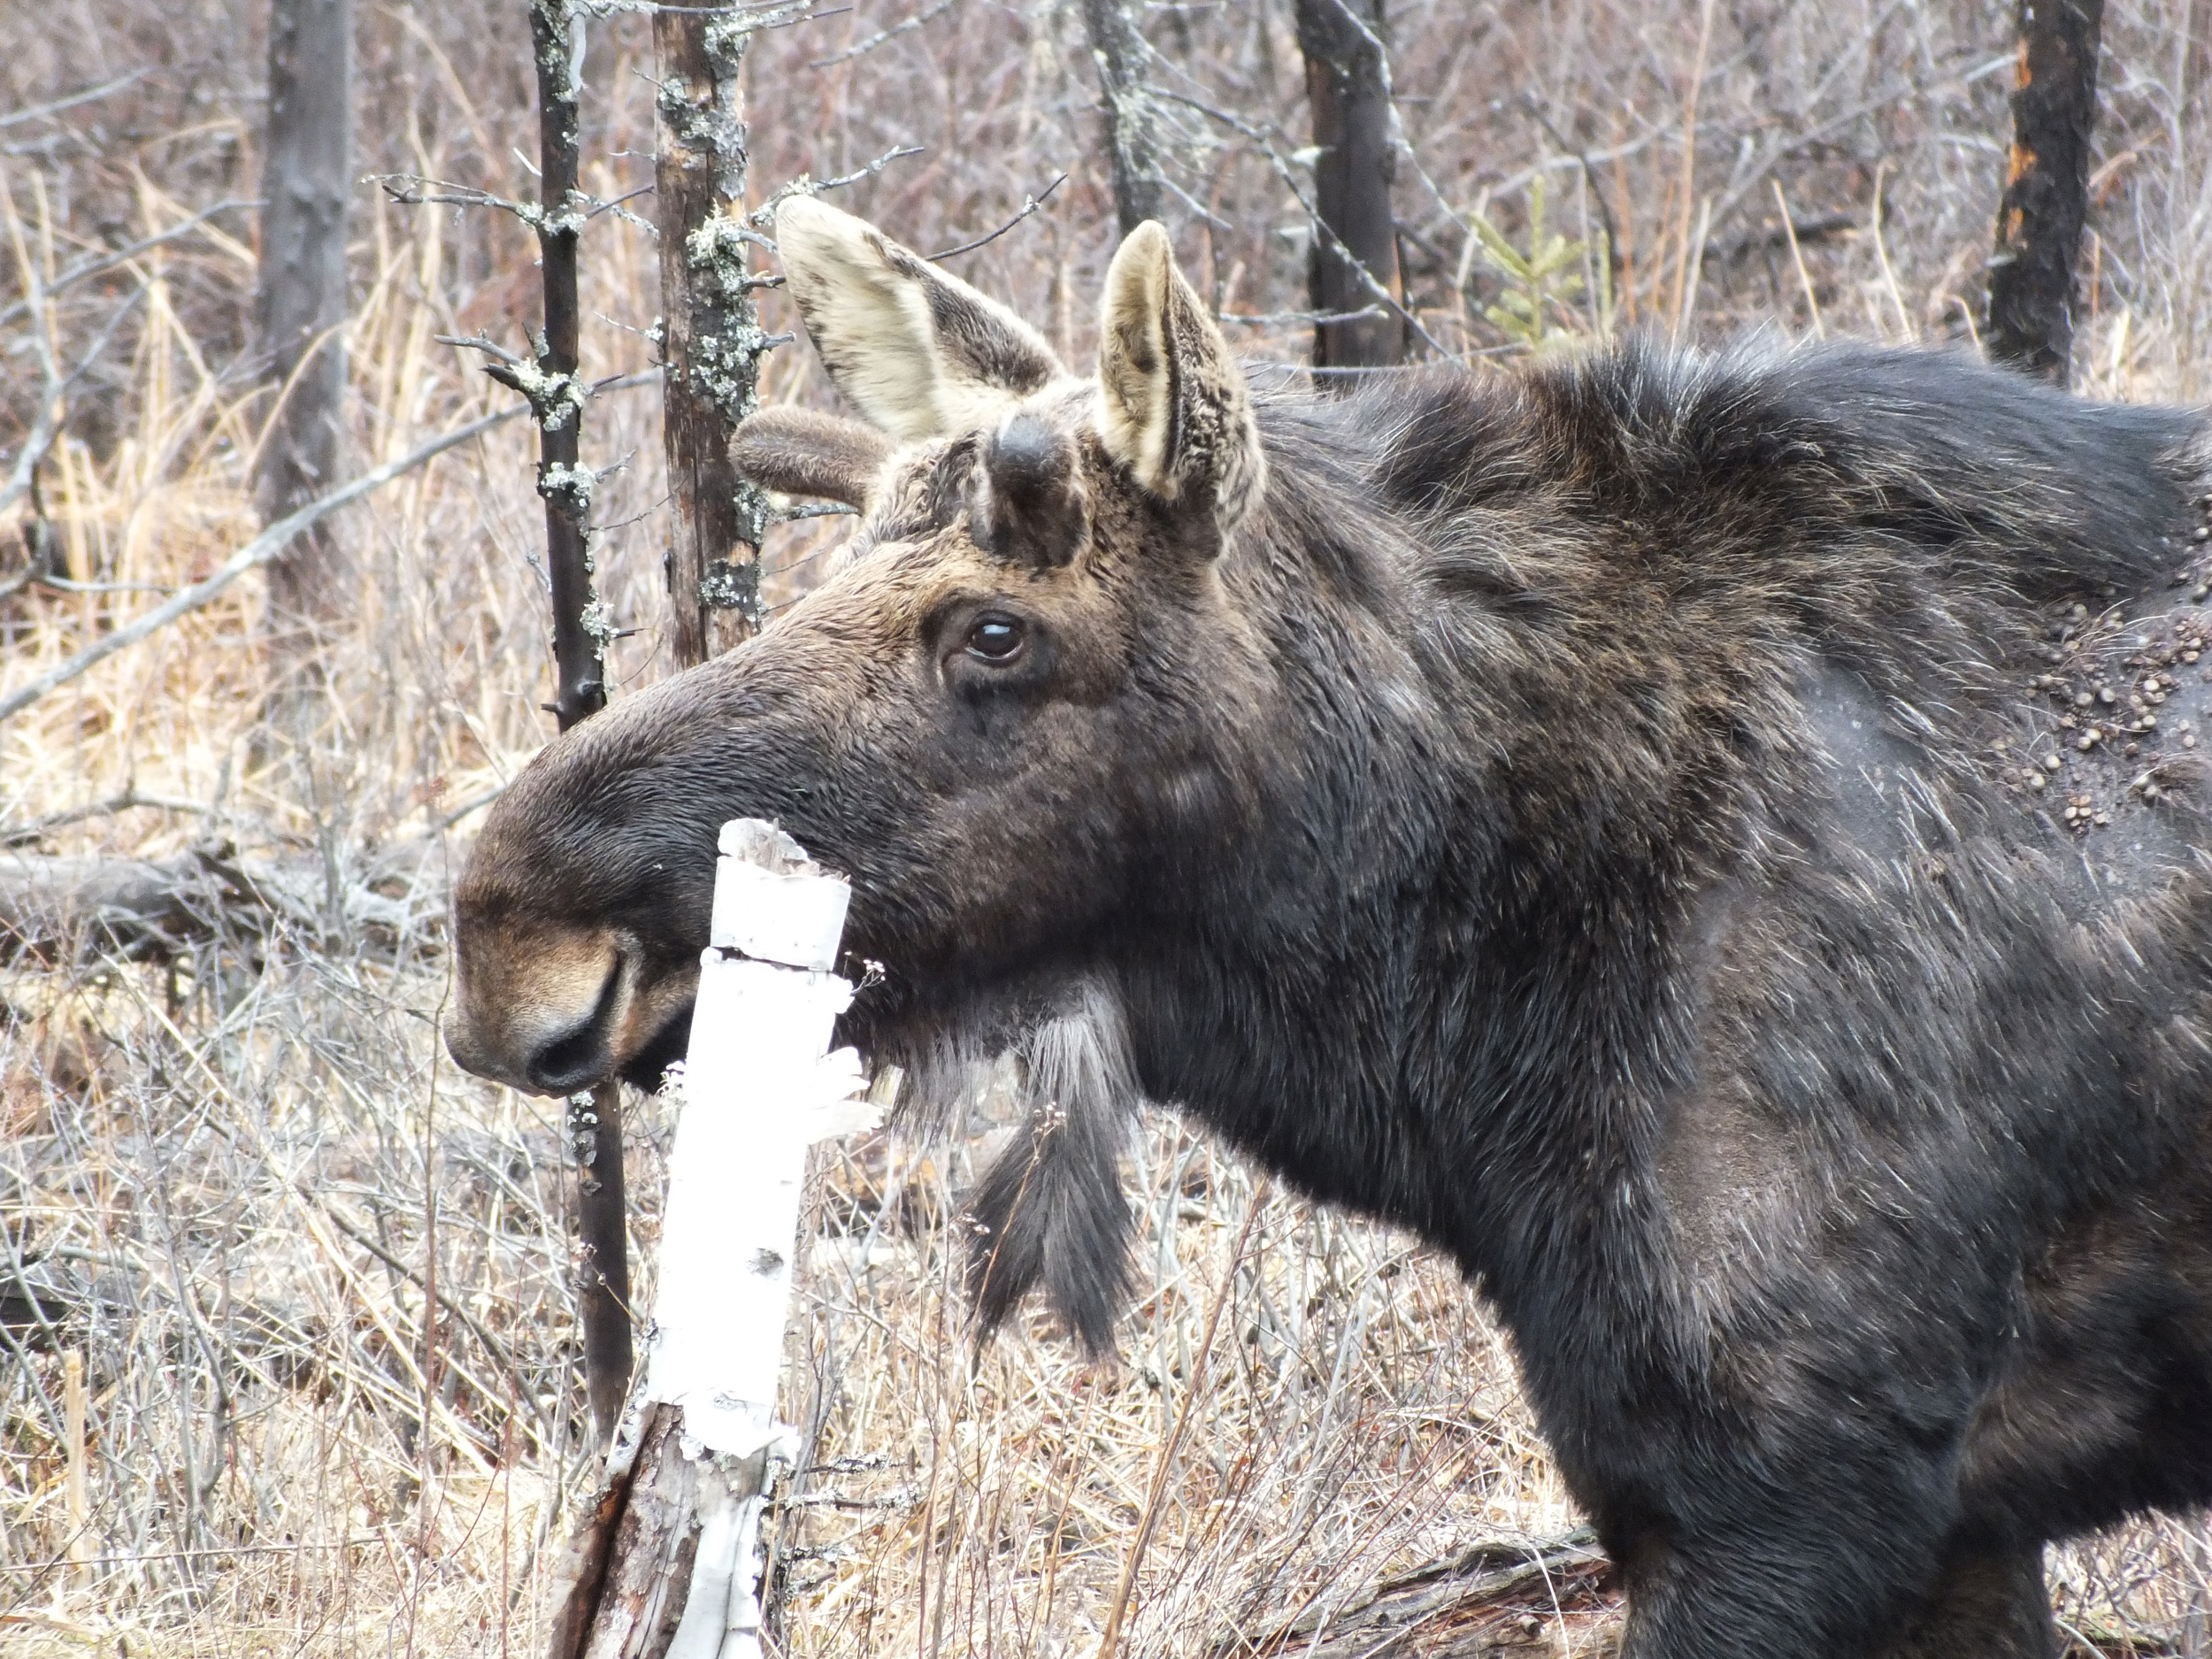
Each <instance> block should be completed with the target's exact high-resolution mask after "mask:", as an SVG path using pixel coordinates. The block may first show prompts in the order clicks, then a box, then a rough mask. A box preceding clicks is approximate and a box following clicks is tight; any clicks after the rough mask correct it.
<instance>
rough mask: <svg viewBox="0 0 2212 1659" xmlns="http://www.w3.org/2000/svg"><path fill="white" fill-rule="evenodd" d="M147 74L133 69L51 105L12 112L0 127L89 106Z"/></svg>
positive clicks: (1, 116)
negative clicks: (80, 105) (80, 106)
mask: <svg viewBox="0 0 2212 1659" xmlns="http://www.w3.org/2000/svg"><path fill="white" fill-rule="evenodd" d="M146 73H148V72H147V71H146V70H143V69H134V70H132V71H131V72H130V73H128V74H126V75H118V76H116V78H115V79H114V80H112V81H103V82H102V83H101V84H100V85H98V86H96V87H87V88H84V90H82V91H81V92H72V93H70V94H68V95H67V96H64V97H58V98H56V99H55V100H54V101H53V102H52V103H51V104H38V105H35V107H33V108H31V109H27V110H15V111H11V112H10V113H8V114H6V115H0V127H13V126H15V125H16V124H17V123H18V122H20V121H37V120H43V119H45V118H46V117H47V116H50V115H59V114H60V113H61V112H62V111H64V110H73V109H75V108H76V107H77V105H79V104H89V103H91V102H92V101H93V100H94V99H95V98H104V97H105V96H107V95H108V94H109V93H111V92H120V91H121V90H122V89H123V88H125V87H127V86H129V85H130V84H131V82H132V81H136V80H139V79H140V78H141V77H142V76H144V75H145V74H146Z"/></svg>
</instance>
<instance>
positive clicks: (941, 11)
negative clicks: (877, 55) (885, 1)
mask: <svg viewBox="0 0 2212 1659" xmlns="http://www.w3.org/2000/svg"><path fill="white" fill-rule="evenodd" d="M958 4H960V0H937V4H935V5H933V6H931V7H929V8H928V9H927V10H926V11H922V12H916V13H915V14H914V15H913V16H912V17H910V18H907V19H903V20H902V21H901V22H897V23H894V24H893V25H892V26H891V27H889V28H887V29H879V30H878V31H877V32H876V33H875V34H873V35H870V36H869V37H868V38H867V39H866V40H864V41H860V42H856V43H855V44H853V45H851V46H848V47H847V48H846V49H845V50H843V51H841V52H838V53H836V54H834V55H833V56H832V57H828V58H817V59H816V60H815V61H814V62H813V63H810V64H809V65H807V67H808V68H809V69H833V68H835V67H836V66H837V65H839V64H849V63H850V62H852V60H853V59H854V58H860V57H864V56H865V55H866V54H867V53H869V52H872V51H873V50H875V49H876V48H877V47H879V46H881V45H883V44H885V43H886V42H889V41H894V40H896V39H897V38H898V37H899V36H900V35H906V34H910V33H912V32H913V31H914V30H916V29H918V28H920V27H922V26H923V25H924V24H926V23H934V22H935V21H936V20H937V19H939V18H941V17H942V16H944V15H945V13H946V12H949V11H951V10H952V9H953V7H955V6H956V5H958Z"/></svg>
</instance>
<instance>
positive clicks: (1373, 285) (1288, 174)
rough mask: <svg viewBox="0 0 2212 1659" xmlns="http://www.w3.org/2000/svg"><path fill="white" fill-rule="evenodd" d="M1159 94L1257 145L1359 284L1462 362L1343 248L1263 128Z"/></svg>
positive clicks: (1435, 347) (1194, 101)
mask: <svg viewBox="0 0 2212 1659" xmlns="http://www.w3.org/2000/svg"><path fill="white" fill-rule="evenodd" d="M1160 96H1162V97H1164V98H1166V99H1168V100H1169V101H1170V102H1171V103H1175V104H1182V105H1184V106H1185V107H1186V108H1187V109H1191V110H1195V111H1197V112H1198V113H1199V114H1201V115H1203V116H1205V117H1207V118H1208V119H1211V120H1216V121H1219V122H1220V123H1221V124H1222V125H1223V126H1225V127H1229V128H1231V129H1232V130H1233V131H1235V132H1237V133H1240V134H1243V135H1244V137H1245V138H1246V139H1248V140H1249V141H1250V142H1252V143H1254V144H1256V145H1257V146H1258V147H1259V151H1260V154H1261V155H1262V156H1263V157H1264V158H1265V159H1266V161H1267V165H1269V166H1271V167H1272V168H1273V169H1274V170H1275V176H1276V178H1277V179H1278V180H1280V181H1281V183H1282V186H1283V188H1285V189H1286V190H1288V191H1289V192H1290V196H1291V199H1292V200H1293V201H1294V202H1296V203H1297V204H1298V209H1299V211H1301V212H1302V213H1303V214H1304V215H1305V216H1306V219H1307V222H1308V223H1309V224H1310V226H1311V227H1312V229H1313V234H1315V235H1316V236H1317V237H1320V238H1321V239H1323V240H1324V241H1325V242H1327V243H1328V246H1329V250H1330V251H1331V252H1333V253H1335V254H1337V255H1339V256H1340V257H1342V258H1343V259H1344V261H1345V262H1346V264H1347V265H1349V266H1350V267H1351V268H1352V269H1353V270H1354V271H1356V272H1357V273H1359V278H1360V285H1361V286H1362V287H1363V288H1365V289H1366V290H1367V291H1368V293H1369V295H1370V296H1371V297H1373V298H1374V299H1375V300H1376V301H1377V302H1379V303H1381V304H1382V305H1384V306H1386V307H1387V308H1388V310H1389V311H1391V312H1392V313H1393V314H1394V315H1395V316H1396V317H1397V318H1398V319H1400V320H1401V321H1402V322H1403V323H1404V324H1405V326H1407V327H1409V328H1410V329H1412V330H1413V332H1414V333H1415V334H1418V335H1420V337H1421V341H1422V343H1423V344H1425V345H1426V346H1427V347H1428V348H1429V349H1430V350H1432V351H1433V352H1435V353H1436V355H1437V356H1439V357H1442V358H1444V359H1446V360H1447V361H1448V362H1452V363H1461V362H1463V361H1465V358H1464V357H1463V354H1462V353H1460V352H1457V351H1455V350H1453V349H1451V348H1450V347H1449V346H1448V345H1446V344H1445V343H1444V342H1442V341H1440V340H1439V339H1438V338H1437V337H1436V336H1435V335H1434V334H1431V333H1429V331H1428V329H1427V328H1426V327H1425V326H1423V325H1422V322H1421V319H1419V318H1418V317H1416V316H1415V315H1414V314H1413V313H1412V312H1411V311H1408V310H1407V309H1406V307H1405V305H1404V303H1402V302H1401V301H1400V299H1399V298H1398V296H1396V295H1394V294H1393V293H1392V292H1391V291H1390V290H1389V289H1388V288H1386V287H1384V286H1383V284H1382V283H1380V282H1379V281H1378V280H1376V278H1375V273H1373V272H1372V271H1370V270H1369V269H1368V268H1367V267H1366V266H1365V265H1363V264H1361V263H1360V260H1359V257H1358V256H1357V255H1356V254H1355V253H1353V251H1352V250H1350V249H1349V248H1348V247H1346V246H1345V245H1344V242H1343V240H1342V239H1341V238H1340V237H1339V236H1338V235H1337V234H1336V233H1335V232H1334V231H1333V230H1332V229H1330V228H1329V227H1328V224H1327V223H1326V222H1325V220H1324V219H1322V217H1321V210H1320V209H1319V208H1317V207H1316V206H1315V205H1314V204H1312V203H1311V202H1310V201H1308V200H1307V199H1306V193H1305V190H1304V188H1302V186H1301V185H1300V184H1299V182H1298V175H1297V174H1296V173H1294V172H1293V171H1292V169H1291V165H1290V163H1289V162H1288V161H1287V160H1286V159H1285V157H1284V156H1283V154H1282V152H1281V151H1280V150H1277V149H1276V148H1275V141H1274V140H1273V139H1272V138H1271V137H1270V136H1269V135H1268V134H1267V133H1266V132H1265V131H1264V130H1263V129H1262V128H1260V127H1256V126H1254V125H1253V124H1252V123H1251V122H1249V121H1248V120H1246V119H1244V118H1243V117H1241V116H1239V115H1232V114H1231V113H1230V112H1229V111H1226V110H1223V109H1217V108H1216V107H1215V106H1214V105H1212V104H1207V103H1205V102H1203V101H1202V100H1201V99H1198V98H1192V97H1186V96H1184V95H1183V94H1181V93H1179V92H1162V93H1161V94H1160Z"/></svg>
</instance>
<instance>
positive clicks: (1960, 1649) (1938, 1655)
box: [1879, 1540, 2059, 1659]
mask: <svg viewBox="0 0 2212 1659" xmlns="http://www.w3.org/2000/svg"><path fill="white" fill-rule="evenodd" d="M2058 1652H2059V1640H2058V1626H2057V1624H2056V1623H2055V1621H2054V1620H2053V1619H2052V1617H2051V1598H2050V1592H2049V1590H2048V1589H2047V1587H2046V1586H2045V1585H2044V1582H2043V1549H2042V1547H2041V1546H2040V1545H2032V1546H2030V1547H2028V1548H2017V1547H2013V1548H2008V1547H2006V1546H2003V1545H1995V1544H1977V1543H1968V1542H1964V1541H1962V1540H1953V1543H1952V1547H1951V1548H1950V1550H1949V1552H1948V1553H1947V1556H1946V1558H1945V1561H1944V1563H1943V1569H1942V1572H1941V1575H1940V1577H1939V1578H1938V1579H1937V1581H1936V1586H1935V1588H1934V1590H1933V1592H1932V1594H1930V1596H1929V1597H1928V1600H1927V1601H1926V1602H1925V1604H1924V1606H1923V1607H1922V1608H1921V1609H1920V1611H1919V1612H1918V1614H1916V1616H1915V1617H1914V1618H1913V1620H1912V1622H1911V1624H1909V1626H1908V1627H1907V1629H1906V1631H1905V1632H1904V1634H1903V1635H1902V1636H1901V1637H1900V1638H1899V1639H1898V1640H1895V1641H1894V1642H1892V1643H1891V1644H1890V1645H1889V1646H1888V1647H1884V1648H1882V1649H1880V1653H1879V1659H2056V1655H2057V1654H2058Z"/></svg>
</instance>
